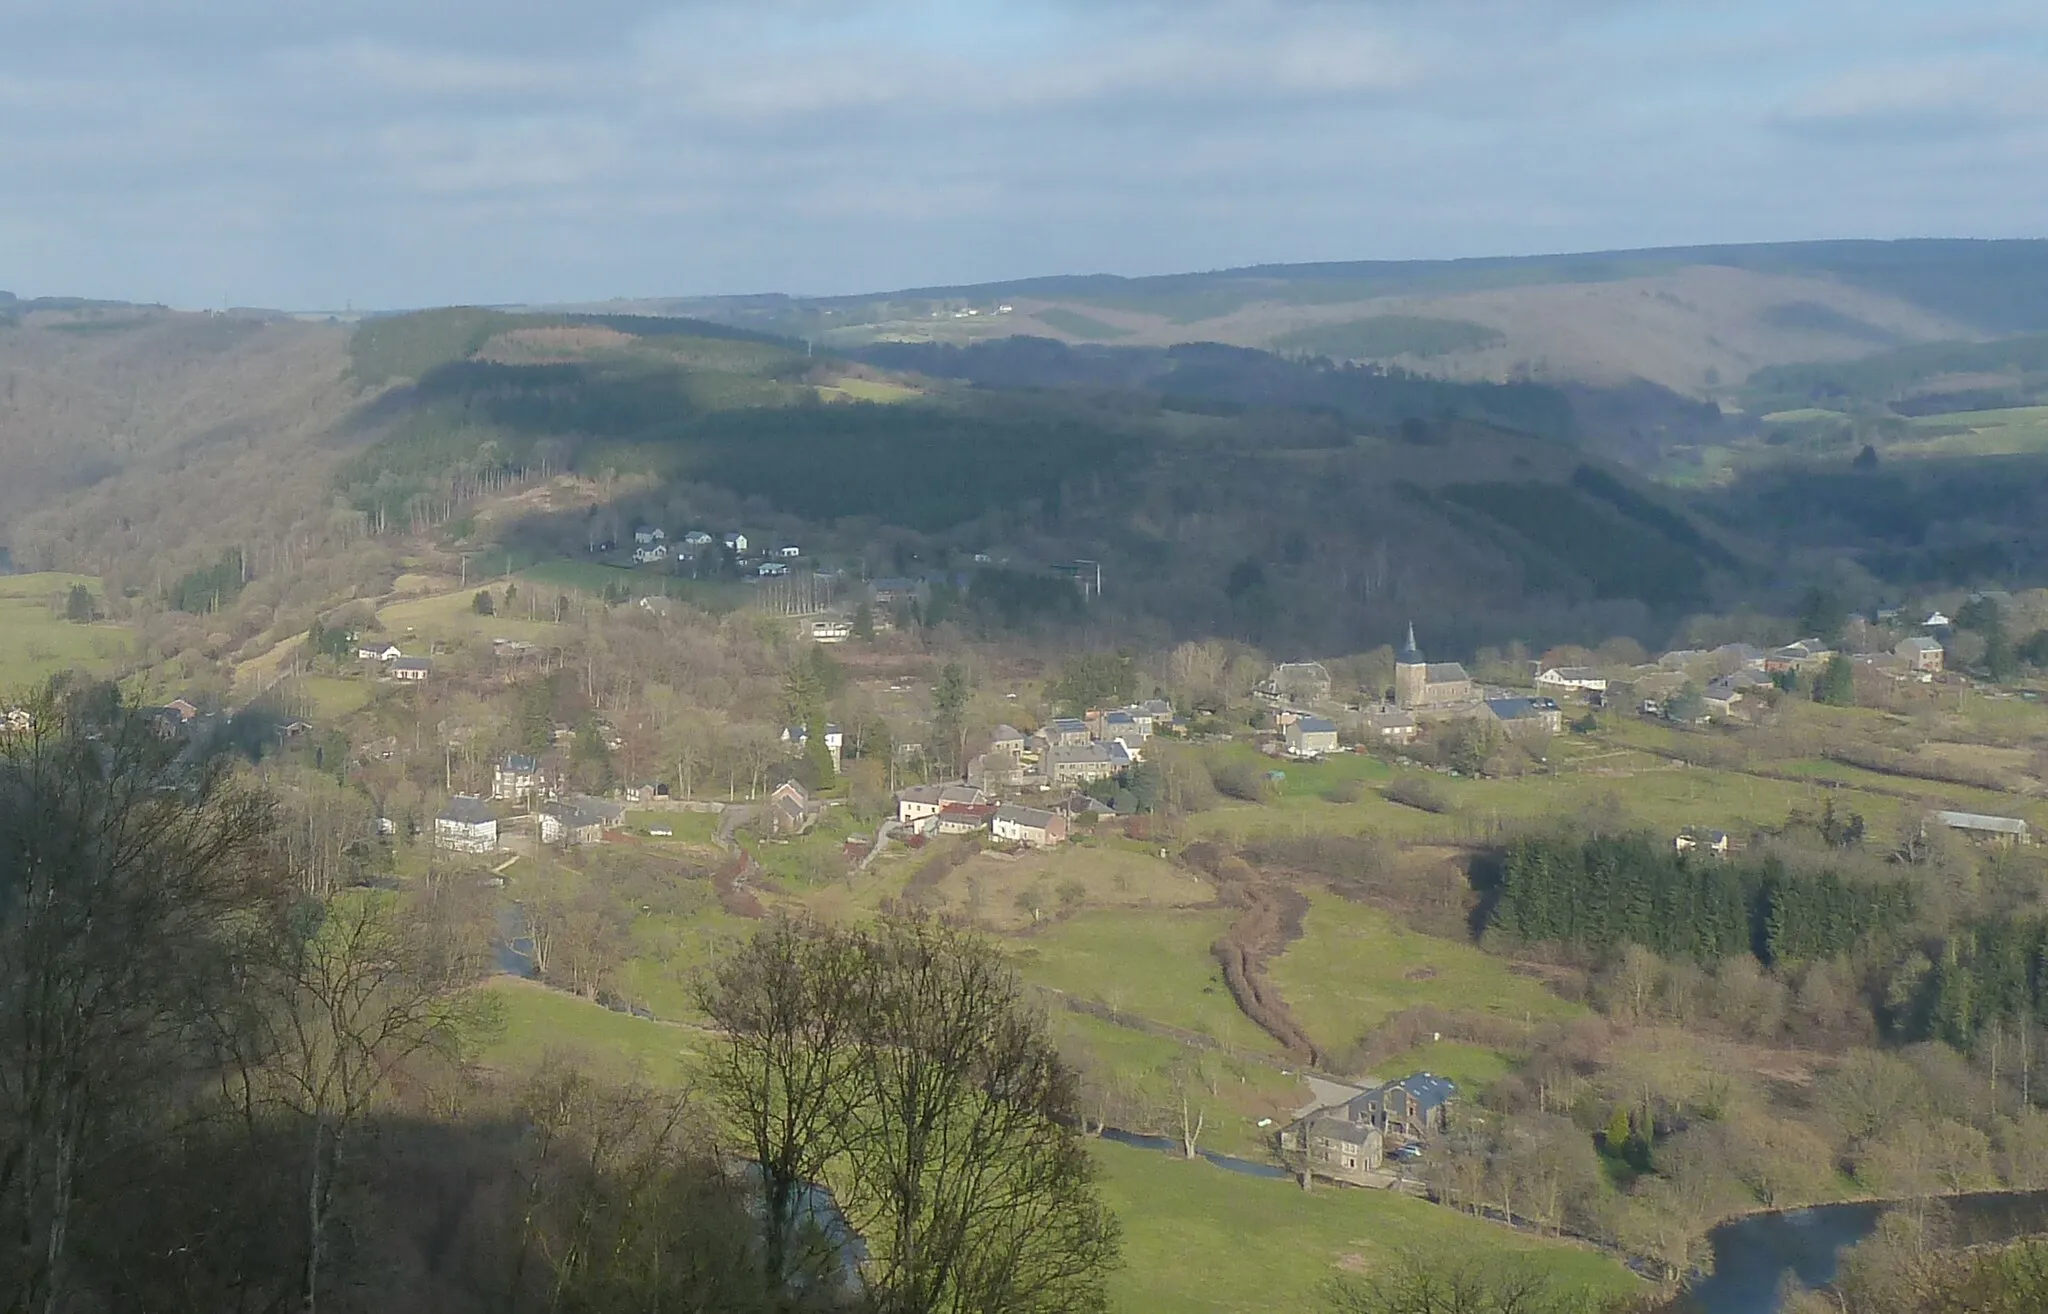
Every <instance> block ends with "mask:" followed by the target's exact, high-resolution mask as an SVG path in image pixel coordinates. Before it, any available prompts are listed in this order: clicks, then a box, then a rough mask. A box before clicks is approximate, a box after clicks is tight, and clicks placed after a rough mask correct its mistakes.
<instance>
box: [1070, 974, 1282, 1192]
mask: <svg viewBox="0 0 2048 1314" xmlns="http://www.w3.org/2000/svg"><path fill="white" fill-rule="evenodd" d="M1050 1025H1051V1028H1052V1034H1053V1038H1054V1040H1055V1042H1056V1043H1057V1044H1058V1045H1059V1047H1060V1052H1061V1054H1062V1055H1064V1056H1065V1057H1066V1059H1067V1061H1068V1062H1069V1063H1072V1064H1074V1065H1075V1066H1076V1067H1077V1068H1079V1069H1080V1070H1082V1071H1083V1072H1084V1073H1088V1074H1092V1076H1093V1077H1094V1079H1095V1080H1097V1081H1100V1082H1103V1083H1106V1084H1108V1085H1109V1086H1110V1087H1111V1088H1112V1089H1115V1090H1120V1091H1122V1092H1123V1093H1124V1095H1123V1099H1122V1101H1121V1105H1120V1107H1119V1109H1118V1111H1117V1112H1116V1113H1115V1115H1114V1117H1113V1118H1112V1121H1114V1122H1120V1123H1124V1124H1131V1123H1136V1124H1137V1125H1134V1126H1127V1128H1126V1129H1127V1130H1131V1131H1145V1130H1146V1129H1147V1128H1156V1129H1158V1130H1159V1131H1160V1133H1161V1134H1162V1135H1171V1134H1173V1132H1172V1130H1171V1129H1170V1128H1169V1126H1168V1124H1171V1123H1172V1122H1173V1120H1174V1118H1175V1117H1176V1116H1177V1113H1178V1107H1179V1105H1178V1100H1177V1096H1176V1091H1175V1086H1174V1081H1173V1072H1174V1069H1175V1068H1176V1067H1180V1068H1183V1069H1185V1070H1187V1071H1189V1072H1192V1073H1195V1074H1196V1081H1197V1084H1196V1086H1195V1091H1196V1094H1195V1099H1196V1102H1197V1104H1198V1106H1199V1107H1201V1108H1202V1110H1203V1112H1204V1114H1205V1115H1206V1125H1205V1126H1204V1128H1203V1131H1202V1148H1204V1149H1207V1150H1215V1151H1218V1152H1220V1153H1223V1154H1230V1155H1236V1156H1237V1157H1239V1158H1242V1159H1251V1160H1254V1161H1263V1160H1266V1159H1268V1158H1270V1157H1272V1154H1273V1135H1274V1132H1275V1131H1277V1130H1278V1127H1277V1124H1280V1123H1284V1122H1286V1121H1287V1120H1288V1119H1290V1118H1291V1117H1292V1116H1293V1114H1294V1110H1296V1109H1298V1108H1300V1107H1301V1106H1302V1105H1303V1104H1305V1103H1307V1102H1308V1087H1307V1086H1306V1085H1305V1084H1304V1083H1303V1082H1302V1081H1301V1079H1300V1078H1298V1077H1293V1076H1286V1075H1282V1072H1281V1070H1280V1069H1279V1068H1278V1067H1276V1066H1274V1065H1272V1064H1269V1063H1258V1062H1251V1061H1247V1060H1239V1059H1236V1058H1232V1057H1230V1056H1227V1055H1223V1054H1219V1053H1216V1052H1214V1051H1208V1052H1203V1051H1199V1050H1197V1049H1195V1048H1194V1047H1191V1046H1188V1045H1183V1044H1181V1043H1180V1042H1179V1041H1176V1040H1171V1039H1168V1038H1167V1037H1164V1036H1155V1035H1150V1034H1148V1033H1146V1032H1143V1031H1136V1030H1133V1029H1132V1028H1130V1027H1123V1026H1118V1025H1117V1024H1115V1023H1114V1022H1105V1021H1103V1020H1102V1019H1101V1018H1098V1017H1090V1016H1088V1015H1087V1014H1084V1013H1075V1012H1072V1011H1070V1010H1068V1009H1065V1008H1061V1007H1059V1006H1058V1004H1056V1003H1055V1004H1053V1005H1052V1008H1051V1012H1050ZM1212 1080H1213V1081H1214V1083H1215V1094H1214V1095H1211V1094H1210V1093H1209V1090H1208V1087H1207V1084H1206V1083H1207V1082H1209V1081H1212ZM1262 1118H1264V1119H1270V1120H1271V1121H1272V1122H1273V1123H1274V1124H1275V1126H1271V1127H1263V1128H1262V1127H1260V1126H1259V1120H1260V1119H1262Z"/></svg>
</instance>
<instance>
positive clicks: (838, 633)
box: [811, 620, 853, 643]
mask: <svg viewBox="0 0 2048 1314" xmlns="http://www.w3.org/2000/svg"><path fill="white" fill-rule="evenodd" d="M852 637H853V622H851V621H843V620H814V621H812V622H811V642H813V643H845V642H846V641H847V640H848V639H850V638H852Z"/></svg>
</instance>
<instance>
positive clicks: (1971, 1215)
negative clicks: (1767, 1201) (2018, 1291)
mask: <svg viewBox="0 0 2048 1314" xmlns="http://www.w3.org/2000/svg"><path fill="white" fill-rule="evenodd" d="M1941 1203H1942V1207H1943V1208H1944V1210H1945V1213H1946V1222H1947V1225H1948V1233H1949V1240H1950V1241H1951V1242H1952V1243H1954V1244H1957V1245H1974V1244H1979V1243H1982V1242H1989V1241H2007V1240H2010V1239H2012V1238H2013V1237H2016V1236H2023V1235H2025V1234H2027V1233H2029V1232H2042V1231H2048V1191H2035V1192H2030V1193H2024V1194H2014V1193H2009V1192H1995V1193H1987V1194H1983V1195H1965V1196H1957V1197H1955V1198H1953V1199H1949V1200H1944V1201H1942V1202H1941ZM1886 1207H1887V1206H1885V1205H1883V1204H1879V1203H1874V1202H1864V1203H1857V1204H1835V1205H1816V1206H1814V1207H1813V1208H1811V1209H1792V1210H1787V1211H1785V1212H1783V1213H1775V1214H1751V1215H1749V1216H1748V1217H1745V1218H1737V1219H1732V1220H1730V1221H1729V1222H1726V1223H1723V1224H1721V1225H1720V1226H1719V1227H1717V1228H1715V1229H1714V1230H1713V1231H1712V1232H1710V1233H1708V1234H1707V1240H1708V1242H1709V1243H1710V1244H1711V1245H1712V1246H1713V1248H1714V1273H1713V1276H1711V1277H1709V1278H1707V1279H1706V1280H1704V1281H1702V1282H1701V1283H1699V1284H1698V1285H1697V1286H1695V1287H1694V1288H1693V1289H1692V1293H1691V1294H1692V1299H1693V1303H1694V1304H1695V1305H1696V1306H1697V1307H1698V1308H1699V1312H1700V1314H1777V1310H1778V1306H1779V1301H1778V1288H1779V1285H1780V1284H1781V1283H1782V1282H1783V1281H1784V1280H1785V1275H1786V1274H1787V1273H1790V1274H1793V1275H1795V1276H1796V1277H1798V1279H1799V1280H1800V1281H1801V1282H1802V1283H1804V1284H1805V1285H1807V1286H1809V1287H1819V1286H1825V1285H1826V1284H1827V1283H1830V1282H1832V1281H1834V1280H1835V1273H1836V1270H1837V1268H1838V1266H1839V1265H1840V1263H1841V1259H1842V1252H1843V1251H1844V1250H1847V1249H1848V1248H1849V1247H1850V1246H1853V1245H1855V1244H1856V1243H1857V1242H1858V1241H1861V1240H1862V1239H1863V1238H1864V1237H1867V1236H1869V1235H1870V1234H1871V1232H1873V1231H1875V1230H1876V1228H1877V1220H1878V1218H1879V1217H1880V1216H1881V1215H1882V1214H1883V1213H1884V1210H1885V1209H1886Z"/></svg>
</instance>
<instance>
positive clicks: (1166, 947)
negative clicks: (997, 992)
mask: <svg viewBox="0 0 2048 1314" xmlns="http://www.w3.org/2000/svg"><path fill="white" fill-rule="evenodd" d="M1231 916H1232V914H1230V913H1229V912H1227V911H1222V910H1217V911H1194V910H1187V909H1175V910H1166V911H1158V910H1152V911H1146V910H1132V911H1128V912H1126V911H1121V910H1119V911H1115V912H1084V913H1080V914H1078V915H1076V916H1074V917H1071V918H1069V919H1067V920H1065V921H1062V922H1057V923H1054V924H1052V925H1050V926H1048V927H1046V928H1045V929H1043V930H1041V931H1040V932H1038V933H1037V934H1036V935H1031V936H1020V937H1017V938H1016V939H1015V940H1014V941H1012V950H1011V952H1012V957H1013V959H1014V961H1015V962H1016V965H1017V971H1018V973H1019V974H1020V975H1021V976H1023V978H1024V979H1025V980H1026V981H1029V982H1031V983H1032V984H1034V985H1042V986H1048V987H1051V988H1052V989H1055V990H1063V991H1066V992H1067V993H1068V994H1072V995H1078V996H1080V997H1081V998H1084V999H1092V1000H1095V1001H1097V1002H1098V1003H1103V1004H1107V1005H1109V1006H1110V1007H1111V1008H1113V1009H1115V1010H1117V1011H1118V1012H1121V1013H1133V1014H1136V1015H1137V1016H1139V1017H1143V1018H1149V1019H1151V1020H1152V1021H1154V1022H1163V1023H1165V1024H1166V1025H1168V1026H1172V1027H1180V1028H1182V1029H1183V1030H1187V1031H1194V1032H1199V1033H1201V1034H1203V1035H1207V1036H1211V1037H1214V1038H1215V1039H1217V1040H1220V1041H1222V1042H1223V1043H1224V1044H1227V1045H1233V1046H1236V1047H1238V1048H1240V1049H1245V1050H1250V1051H1253V1052H1266V1053H1278V1052H1279V1047H1278V1045H1277V1044H1276V1043H1275V1042H1274V1040H1273V1038H1272V1037H1271V1036H1268V1035H1267V1034H1266V1033H1265V1032H1263V1031H1261V1030H1259V1028H1258V1027H1257V1026H1256V1025H1254V1024H1253V1023H1252V1021H1251V1019H1250V1018H1247V1017H1246V1016H1245V1015H1244V1014H1243V1013H1241V1012H1239V1011H1238V1007H1237V1001H1235V1000H1233V999H1232V998H1231V997H1230V991H1229V990H1228V989H1226V988H1225V986H1224V984H1223V969H1222V968H1220V967H1219V966H1217V964H1216V960H1215V958H1214V957H1212V956H1211V955H1210V953H1209V946H1210V945H1211V944H1214V943H1215V942H1216V938H1217V937H1218V936H1220V935H1222V934H1223V931H1224V928H1225V927H1227V926H1229V925H1230V919H1231Z"/></svg>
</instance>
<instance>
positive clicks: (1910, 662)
mask: <svg viewBox="0 0 2048 1314" xmlns="http://www.w3.org/2000/svg"><path fill="white" fill-rule="evenodd" d="M1892 653H1893V655H1894V656H1896V657H1897V658H1898V659H1899V660H1900V661H1902V662H1904V663H1906V669H1907V670H1909V671H1912V672H1913V673H1915V674H1916V675H1939V674H1940V673H1941V670H1942V663H1943V661H1944V659H1945V656H1946V654H1944V653H1943V651H1942V648H1941V644H1939V643H1937V642H1936V641H1935V640H1933V639H1930V638H1927V637H1926V636H1925V635H1922V636H1920V637H1919V638H1913V639H1901V640H1899V646H1898V647H1896V648H1894V649H1892Z"/></svg>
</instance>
